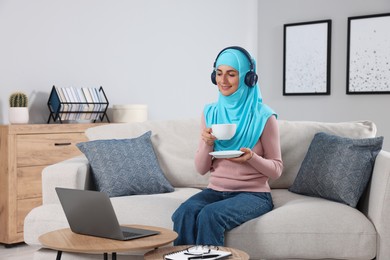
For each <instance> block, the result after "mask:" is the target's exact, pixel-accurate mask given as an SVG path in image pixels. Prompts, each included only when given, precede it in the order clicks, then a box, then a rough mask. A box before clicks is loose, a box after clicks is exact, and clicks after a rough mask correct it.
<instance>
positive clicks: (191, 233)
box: [172, 189, 273, 246]
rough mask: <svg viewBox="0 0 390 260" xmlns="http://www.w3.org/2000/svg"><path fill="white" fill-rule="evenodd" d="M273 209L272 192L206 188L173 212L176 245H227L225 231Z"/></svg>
mask: <svg viewBox="0 0 390 260" xmlns="http://www.w3.org/2000/svg"><path fill="white" fill-rule="evenodd" d="M272 209H273V203H272V197H271V194H270V193H269V192H220V191H215V190H212V189H205V190H203V191H201V192H199V193H197V194H195V195H194V196H192V197H191V198H189V199H188V200H187V201H185V202H184V203H183V204H181V205H180V207H179V208H178V209H177V210H176V211H175V213H173V215H172V221H173V230H174V231H176V232H177V233H178V237H177V239H176V240H175V241H174V245H215V246H223V245H224V240H225V231H227V230H231V229H233V228H235V227H237V226H239V225H241V224H242V223H244V222H246V221H248V220H251V219H253V218H256V217H259V216H261V215H263V214H265V213H267V212H269V211H271V210H272Z"/></svg>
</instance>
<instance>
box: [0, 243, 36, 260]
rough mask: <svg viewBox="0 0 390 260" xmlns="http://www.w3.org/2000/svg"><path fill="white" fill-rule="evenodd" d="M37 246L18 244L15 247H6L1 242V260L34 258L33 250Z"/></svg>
mask: <svg viewBox="0 0 390 260" xmlns="http://www.w3.org/2000/svg"><path fill="white" fill-rule="evenodd" d="M35 250H37V247H33V246H29V245H26V244H17V245H15V246H13V247H10V248H6V247H5V246H4V245H2V244H0V260H5V259H7V260H26V259H32V255H33V252H34V251H35Z"/></svg>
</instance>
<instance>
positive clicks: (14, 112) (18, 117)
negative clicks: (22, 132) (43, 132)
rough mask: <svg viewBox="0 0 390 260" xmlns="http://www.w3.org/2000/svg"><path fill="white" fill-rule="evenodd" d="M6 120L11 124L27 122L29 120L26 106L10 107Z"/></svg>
mask: <svg viewBox="0 0 390 260" xmlns="http://www.w3.org/2000/svg"><path fill="white" fill-rule="evenodd" d="M8 120H9V122H10V123H11V124H27V123H28V120H29V114H28V107H10V108H9V113H8Z"/></svg>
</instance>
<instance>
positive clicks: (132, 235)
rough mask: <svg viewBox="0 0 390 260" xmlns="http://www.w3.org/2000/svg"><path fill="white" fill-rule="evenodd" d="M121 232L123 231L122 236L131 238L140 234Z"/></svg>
mask: <svg viewBox="0 0 390 260" xmlns="http://www.w3.org/2000/svg"><path fill="white" fill-rule="evenodd" d="M122 233H123V236H124V237H125V238H132V237H135V236H139V235H140V234H139V233H133V232H128V231H122Z"/></svg>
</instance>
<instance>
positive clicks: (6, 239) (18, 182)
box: [0, 123, 100, 244]
mask: <svg viewBox="0 0 390 260" xmlns="http://www.w3.org/2000/svg"><path fill="white" fill-rule="evenodd" d="M96 125H100V124H97V123H95V124H25V125H0V157H1V164H0V212H1V214H0V243H4V244H14V243H19V242H22V241H23V223H24V217H25V216H26V215H27V213H28V212H30V210H31V209H32V208H34V207H37V206H39V205H41V203H42V199H41V196H42V191H41V190H42V187H41V186H42V184H41V183H42V182H41V171H42V169H43V168H44V167H46V166H48V165H51V164H53V163H56V162H59V161H62V160H64V159H68V158H71V157H74V156H77V155H80V154H81V152H80V150H79V149H78V148H77V147H76V145H75V144H76V143H79V142H85V141H87V140H88V139H87V137H86V136H85V135H84V131H85V130H86V129H87V128H89V127H93V126H96Z"/></svg>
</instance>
